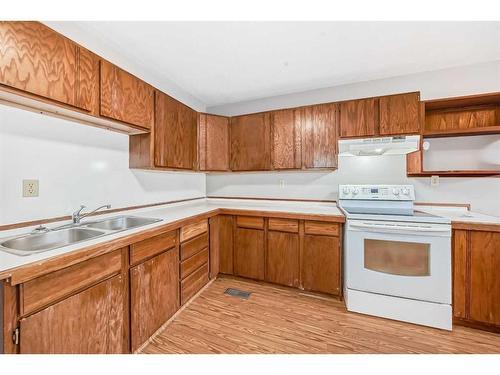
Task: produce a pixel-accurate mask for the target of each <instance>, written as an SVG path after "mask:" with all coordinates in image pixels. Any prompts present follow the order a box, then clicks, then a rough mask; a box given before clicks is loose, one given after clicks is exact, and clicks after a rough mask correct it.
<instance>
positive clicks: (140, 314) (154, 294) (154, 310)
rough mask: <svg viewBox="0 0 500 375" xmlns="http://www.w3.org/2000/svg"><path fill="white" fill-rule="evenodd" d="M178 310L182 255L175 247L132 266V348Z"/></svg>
mask: <svg viewBox="0 0 500 375" xmlns="http://www.w3.org/2000/svg"><path fill="white" fill-rule="evenodd" d="M178 309H179V255H178V249H177V248H175V247H174V248H172V249H170V250H168V251H166V252H164V253H162V254H160V255H156V256H155V257H153V258H151V259H149V260H146V261H145V262H143V263H141V264H139V265H137V266H135V267H133V268H131V269H130V311H131V313H130V316H131V321H130V325H131V343H132V351H135V350H137V349H138V348H139V347H140V346H141V345H142V344H143V343H144V342H145V341H146V340H147V339H148V338H149V337H151V335H153V334H154V333H155V332H156V331H157V330H158V329H159V328H160V327H161V326H162V325H163V324H164V323H165V322H166V321H167V320H168V319H170V318H171V317H172V315H174V313H175V312H176V311H177V310H178Z"/></svg>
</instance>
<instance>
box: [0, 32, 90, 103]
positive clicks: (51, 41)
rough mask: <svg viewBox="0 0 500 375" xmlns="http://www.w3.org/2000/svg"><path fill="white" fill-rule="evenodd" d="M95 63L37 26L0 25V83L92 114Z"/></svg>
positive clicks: (55, 35)
mask: <svg viewBox="0 0 500 375" xmlns="http://www.w3.org/2000/svg"><path fill="white" fill-rule="evenodd" d="M98 73H99V66H98V60H97V58H96V56H95V55H93V54H92V53H90V52H89V51H87V50H85V49H84V48H80V47H79V46H77V45H76V44H75V43H73V42H72V41H71V40H69V39H67V38H65V37H64V36H62V35H60V34H58V33H56V32H55V31H53V30H52V29H50V28H48V27H47V26H45V25H43V24H41V23H39V22H0V83H1V84H2V85H5V86H8V87H11V88H14V89H18V90H22V91H24V92H27V93H29V94H33V95H36V96H39V97H42V98H45V99H50V100H53V101H56V102H58V103H62V104H66V105H70V106H73V107H77V108H81V109H84V110H87V111H89V112H92V113H94V112H96V109H97V108H96V100H97V94H98V92H97V89H98V88H97V79H98V78H97V76H98Z"/></svg>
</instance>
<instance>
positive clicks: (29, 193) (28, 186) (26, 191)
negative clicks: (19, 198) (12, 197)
mask: <svg viewBox="0 0 500 375" xmlns="http://www.w3.org/2000/svg"><path fill="white" fill-rule="evenodd" d="M23 197H38V180H23Z"/></svg>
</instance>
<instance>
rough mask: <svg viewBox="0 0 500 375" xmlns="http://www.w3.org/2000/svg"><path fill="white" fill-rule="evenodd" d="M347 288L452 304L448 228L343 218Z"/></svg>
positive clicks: (449, 236)
mask: <svg viewBox="0 0 500 375" xmlns="http://www.w3.org/2000/svg"><path fill="white" fill-rule="evenodd" d="M346 227H347V228H346V238H345V240H346V243H345V261H346V270H345V271H346V285H347V288H349V289H356V290H360V291H366V292H373V293H379V294H384V295H390V296H398V297H404V298H411V299H416V300H422V301H430V302H437V303H446V304H451V228H450V225H447V224H429V223H404V222H388V221H372V220H348V223H347V225H346Z"/></svg>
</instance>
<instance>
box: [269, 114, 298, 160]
mask: <svg viewBox="0 0 500 375" xmlns="http://www.w3.org/2000/svg"><path fill="white" fill-rule="evenodd" d="M271 134H272V167H273V169H300V168H302V147H301V139H302V128H301V123H300V110H297V109H284V110H280V111H273V112H271Z"/></svg>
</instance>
